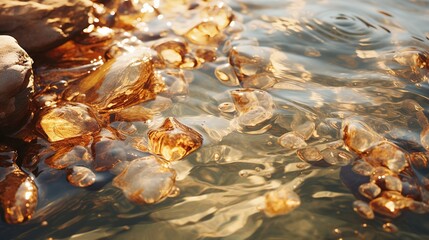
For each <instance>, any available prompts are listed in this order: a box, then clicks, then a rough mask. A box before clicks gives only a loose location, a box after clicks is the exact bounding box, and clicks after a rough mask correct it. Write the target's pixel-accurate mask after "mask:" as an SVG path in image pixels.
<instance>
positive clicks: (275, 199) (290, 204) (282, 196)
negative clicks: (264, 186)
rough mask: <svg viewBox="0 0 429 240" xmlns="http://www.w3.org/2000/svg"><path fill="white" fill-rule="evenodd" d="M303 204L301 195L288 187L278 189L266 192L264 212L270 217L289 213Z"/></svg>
mask: <svg viewBox="0 0 429 240" xmlns="http://www.w3.org/2000/svg"><path fill="white" fill-rule="evenodd" d="M299 205H301V199H300V198H299V196H298V195H297V194H296V193H295V192H293V191H292V190H288V189H278V190H274V191H270V192H267V193H266V194H265V208H264V212H265V214H266V215H267V216H269V217H274V216H278V215H284V214H288V213H290V212H291V211H293V210H294V209H295V208H297V207H298V206H299Z"/></svg>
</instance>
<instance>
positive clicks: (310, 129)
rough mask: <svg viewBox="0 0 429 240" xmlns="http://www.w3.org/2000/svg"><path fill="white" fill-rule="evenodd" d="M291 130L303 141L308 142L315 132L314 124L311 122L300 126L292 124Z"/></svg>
mask: <svg viewBox="0 0 429 240" xmlns="http://www.w3.org/2000/svg"><path fill="white" fill-rule="evenodd" d="M291 127H292V130H294V131H295V132H297V133H299V134H301V136H302V137H303V138H304V140H308V139H310V138H311V136H313V133H314V131H315V130H316V124H315V123H314V122H312V121H306V122H304V123H300V124H292V125H291Z"/></svg>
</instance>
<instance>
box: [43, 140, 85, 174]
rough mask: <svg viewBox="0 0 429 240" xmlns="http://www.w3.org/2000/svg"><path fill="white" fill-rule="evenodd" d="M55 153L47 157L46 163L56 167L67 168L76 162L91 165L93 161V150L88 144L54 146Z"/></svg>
mask: <svg viewBox="0 0 429 240" xmlns="http://www.w3.org/2000/svg"><path fill="white" fill-rule="evenodd" d="M52 148H53V149H52V150H53V151H54V152H55V154H54V155H52V156H50V157H48V158H47V159H45V163H46V164H47V165H48V166H49V167H51V168H55V169H65V168H67V167H69V166H72V165H75V164H84V165H87V166H90V165H91V164H92V161H93V157H92V154H91V150H90V149H88V148H87V147H86V146H81V145H75V146H73V147H70V146H67V145H66V146H59V147H56V146H54V147H52Z"/></svg>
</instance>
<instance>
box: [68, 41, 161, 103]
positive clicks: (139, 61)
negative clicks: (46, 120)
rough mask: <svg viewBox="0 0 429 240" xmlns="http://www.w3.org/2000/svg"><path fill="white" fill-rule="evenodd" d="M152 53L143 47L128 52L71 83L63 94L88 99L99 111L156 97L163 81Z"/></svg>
mask: <svg viewBox="0 0 429 240" xmlns="http://www.w3.org/2000/svg"><path fill="white" fill-rule="evenodd" d="M151 54H152V53H151V50H150V49H148V48H143V47H140V48H136V49H135V50H134V51H133V52H125V53H124V54H122V55H120V56H118V57H116V58H114V59H111V60H109V61H107V62H106V63H105V64H103V65H102V66H101V67H100V68H98V69H97V70H96V71H94V72H92V73H91V74H90V75H88V76H87V77H86V78H84V79H82V80H80V81H76V82H74V83H72V84H70V86H69V87H68V88H67V90H66V91H65V93H64V97H65V98H66V99H67V100H68V101H77V102H84V103H87V104H89V105H92V106H93V107H94V108H96V109H97V110H99V111H110V110H116V109H121V108H125V107H127V106H130V105H134V104H137V103H140V102H143V101H147V100H150V99H154V98H155V96H156V93H158V92H159V91H160V90H161V89H162V83H160V82H159V81H158V80H157V78H156V77H155V74H154V68H153V63H152V61H151Z"/></svg>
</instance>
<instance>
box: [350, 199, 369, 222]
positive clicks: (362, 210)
mask: <svg viewBox="0 0 429 240" xmlns="http://www.w3.org/2000/svg"><path fill="white" fill-rule="evenodd" d="M353 210H354V211H355V212H356V213H357V214H359V216H361V217H363V218H366V219H374V211H373V210H372V209H371V207H370V206H369V205H368V203H366V202H364V201H361V200H356V201H354V202H353Z"/></svg>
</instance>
